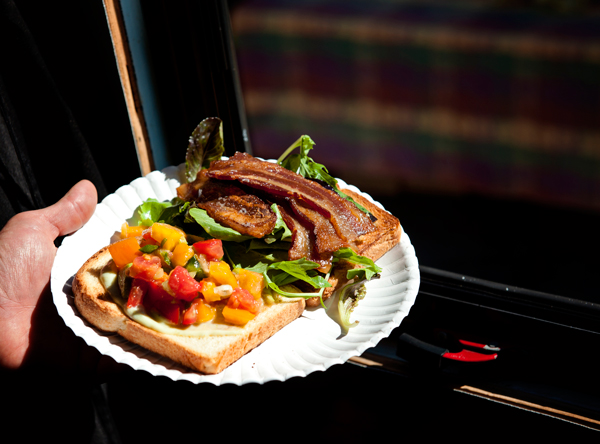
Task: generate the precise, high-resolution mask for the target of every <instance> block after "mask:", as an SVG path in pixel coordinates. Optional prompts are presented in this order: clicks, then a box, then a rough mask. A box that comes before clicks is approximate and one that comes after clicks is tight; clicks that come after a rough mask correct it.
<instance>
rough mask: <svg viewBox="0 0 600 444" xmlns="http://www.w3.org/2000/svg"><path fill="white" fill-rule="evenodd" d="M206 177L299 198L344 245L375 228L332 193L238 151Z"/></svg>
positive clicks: (219, 162) (210, 171) (216, 162)
mask: <svg viewBox="0 0 600 444" xmlns="http://www.w3.org/2000/svg"><path fill="white" fill-rule="evenodd" d="M207 175H208V176H209V177H211V178H214V179H220V180H237V181H239V182H240V183H242V184H244V185H247V186H249V187H252V188H256V189H260V190H263V191H265V192H267V193H269V194H272V195H275V196H280V197H288V198H295V199H299V200H301V201H302V202H303V203H304V204H305V205H306V206H309V207H310V208H312V209H314V210H316V211H317V212H319V213H320V214H322V215H323V216H324V217H325V218H327V219H328V220H329V221H330V222H331V224H332V225H333V227H334V229H335V231H336V233H337V234H338V236H339V237H340V238H341V239H342V240H343V241H344V242H347V243H352V242H354V241H355V240H356V239H357V238H358V237H359V236H361V235H362V234H366V233H369V232H371V231H373V230H374V229H375V228H374V226H373V224H372V223H371V220H370V219H369V218H368V216H367V215H366V214H364V213H363V212H361V211H360V210H358V209H357V208H356V206H355V205H353V204H352V203H350V202H348V201H346V200H345V199H343V198H341V197H340V196H339V195H338V194H337V193H335V192H334V191H331V190H328V189H326V188H324V187H322V186H321V185H319V184H317V183H315V182H313V181H311V180H308V179H305V178H304V177H302V176H300V175H299V174H296V173H294V172H292V171H289V170H287V169H285V168H283V167H281V166H279V165H277V164H274V163H270V162H264V161H261V160H258V159H255V158H254V157H252V156H250V155H249V154H247V153H239V152H238V153H236V154H235V155H234V156H232V157H230V158H229V159H227V160H218V161H215V162H213V163H212V165H211V167H210V168H209V169H208V171H207Z"/></svg>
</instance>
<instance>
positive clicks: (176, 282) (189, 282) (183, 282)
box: [169, 265, 202, 302]
mask: <svg viewBox="0 0 600 444" xmlns="http://www.w3.org/2000/svg"><path fill="white" fill-rule="evenodd" d="M169 287H171V290H173V293H175V297H176V298H177V299H182V300H184V301H187V302H191V301H193V300H194V299H196V298H197V297H198V293H199V292H200V290H201V289H202V287H201V285H200V283H199V282H198V281H196V280H195V279H194V278H193V277H192V276H191V275H190V273H189V272H188V271H187V270H186V269H185V268H183V267H182V266H180V265H178V266H177V267H175V268H174V269H173V271H172V272H171V274H170V275H169Z"/></svg>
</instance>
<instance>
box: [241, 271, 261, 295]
mask: <svg viewBox="0 0 600 444" xmlns="http://www.w3.org/2000/svg"><path fill="white" fill-rule="evenodd" d="M236 276H237V281H238V284H239V286H240V287H242V288H243V289H244V290H248V291H249V292H250V293H251V294H252V296H254V299H256V300H258V299H260V298H261V295H262V290H263V275H262V274H260V273H257V272H255V271H250V270H246V269H244V268H239V269H237V270H236Z"/></svg>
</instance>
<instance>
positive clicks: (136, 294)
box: [127, 278, 148, 308]
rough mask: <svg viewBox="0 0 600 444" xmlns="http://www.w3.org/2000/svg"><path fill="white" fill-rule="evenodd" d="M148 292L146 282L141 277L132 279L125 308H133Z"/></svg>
mask: <svg viewBox="0 0 600 444" xmlns="http://www.w3.org/2000/svg"><path fill="white" fill-rule="evenodd" d="M147 292H148V282H146V281H145V280H143V279H137V278H136V279H134V280H133V282H132V283H131V290H130V291H129V297H128V298H127V308H135V307H137V306H138V305H140V304H141V303H142V300H143V298H144V295H145V294H146V293H147Z"/></svg>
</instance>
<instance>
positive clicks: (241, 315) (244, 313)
mask: <svg viewBox="0 0 600 444" xmlns="http://www.w3.org/2000/svg"><path fill="white" fill-rule="evenodd" d="M255 316H256V315H255V314H252V313H250V312H249V311H248V310H243V309H241V308H229V307H227V306H225V307H223V317H224V318H225V320H226V321H227V322H229V323H230V324H235V325H245V324H247V323H248V321H251V320H252V319H254V317H255Z"/></svg>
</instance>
